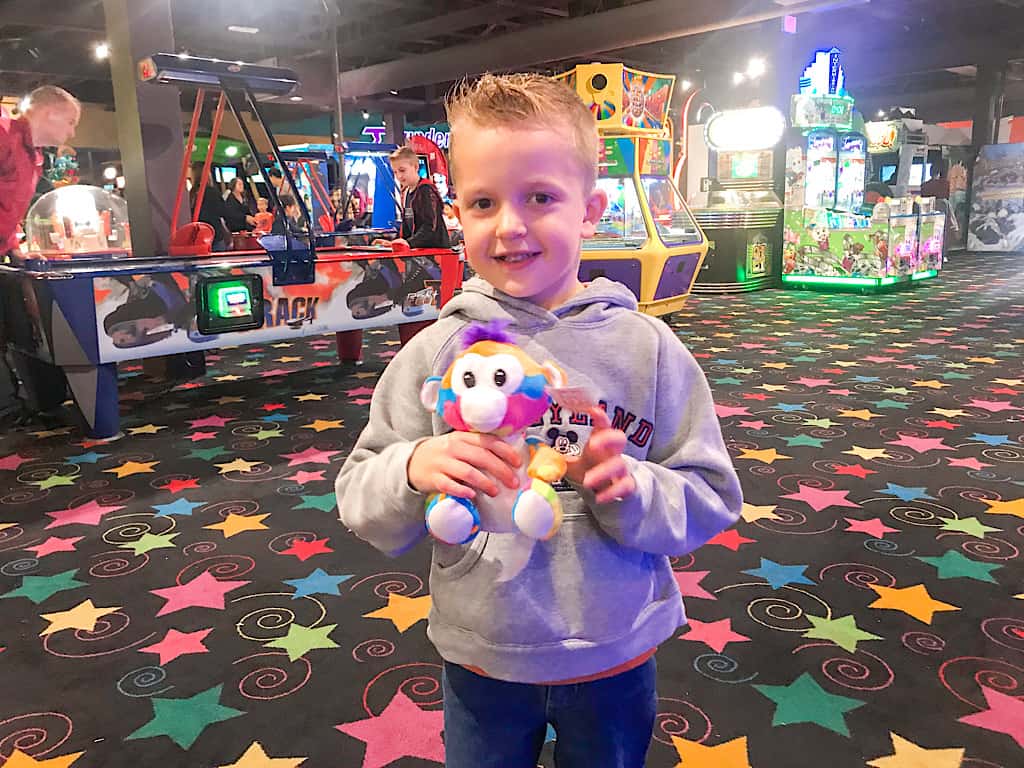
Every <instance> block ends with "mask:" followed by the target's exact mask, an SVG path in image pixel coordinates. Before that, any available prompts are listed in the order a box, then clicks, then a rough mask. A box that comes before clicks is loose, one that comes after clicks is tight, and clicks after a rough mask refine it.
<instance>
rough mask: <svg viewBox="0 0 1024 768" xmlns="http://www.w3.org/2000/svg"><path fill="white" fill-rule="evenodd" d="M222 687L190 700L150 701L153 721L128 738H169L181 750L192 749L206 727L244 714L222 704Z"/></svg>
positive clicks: (204, 692) (199, 694)
mask: <svg viewBox="0 0 1024 768" xmlns="http://www.w3.org/2000/svg"><path fill="white" fill-rule="evenodd" d="M223 687H224V686H223V684H222V685H218V686H215V687H214V688H209V689H208V690H205V691H203V692H202V693H197V694H196V695H195V696H193V697H191V698H189V699H160V698H155V697H154V698H152V699H150V701H152V702H153V719H152V720H150V721H149V722H148V723H146V724H145V725H144V726H142V727H141V728H139V729H138V730H137V731H135V732H134V733H132V734H131V735H130V736H128V737H126V738H127V739H128V740H131V739H148V738H151V737H153V736H167V737H168V738H169V739H170V740H171V741H173V742H174V743H175V744H177V745H178V746H179V747H181V748H182V749H191V748H192V745H193V744H195V742H196V739H198V738H199V735H200V734H201V733H202V732H203V731H205V730H206V728H207V726H210V725H213V724H214V723H219V722H222V721H224V720H230V719H231V718H233V717H238V716H239V715H244V714H245V712H242V711H240V710H237V709H232V708H231V707H225V706H222V705H221V704H220V693H221V689H222V688H223Z"/></svg>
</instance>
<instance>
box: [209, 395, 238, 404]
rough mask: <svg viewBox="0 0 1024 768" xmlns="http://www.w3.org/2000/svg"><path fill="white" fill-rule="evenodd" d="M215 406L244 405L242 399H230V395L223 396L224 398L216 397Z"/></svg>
mask: <svg viewBox="0 0 1024 768" xmlns="http://www.w3.org/2000/svg"><path fill="white" fill-rule="evenodd" d="M214 402H215V403H217V405H230V404H231V403H244V402H245V398H244V397H232V396H231V395H224V397H218V398H217V399H216V400H215V401H214Z"/></svg>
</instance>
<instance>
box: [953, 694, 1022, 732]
mask: <svg viewBox="0 0 1024 768" xmlns="http://www.w3.org/2000/svg"><path fill="white" fill-rule="evenodd" d="M981 692H982V693H984V694H985V703H986V704H988V709H986V710H985V711H984V712H977V713H975V714H973V715H967V716H966V717H961V718H960V720H959V722H961V723H967V724H968V725H973V726H974V727H975V728H984V729H985V730H986V731H995V732H996V733H1005V734H1006V735H1007V736H1009V737H1010V738H1011V739H1013V740H1014V741H1015V742H1017V746H1018V747H1024V699H1018V698H1017V697H1016V696H1010V695H1009V694H1006V693H1002V692H1001V691H997V690H995V689H994V688H986V687H985V686H982V687H981Z"/></svg>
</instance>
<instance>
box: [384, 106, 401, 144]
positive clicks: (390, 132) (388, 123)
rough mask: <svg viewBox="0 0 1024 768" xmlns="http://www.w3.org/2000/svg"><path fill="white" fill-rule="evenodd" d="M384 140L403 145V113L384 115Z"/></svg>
mask: <svg viewBox="0 0 1024 768" xmlns="http://www.w3.org/2000/svg"><path fill="white" fill-rule="evenodd" d="M384 128H385V133H384V140H385V141H387V142H390V143H392V144H397V145H398V146H402V145H403V144H405V113H404V112H388V113H387V114H385V115H384Z"/></svg>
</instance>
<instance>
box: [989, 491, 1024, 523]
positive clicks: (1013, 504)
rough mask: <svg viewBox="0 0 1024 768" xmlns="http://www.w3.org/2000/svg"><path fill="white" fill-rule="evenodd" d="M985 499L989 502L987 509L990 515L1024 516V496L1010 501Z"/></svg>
mask: <svg viewBox="0 0 1024 768" xmlns="http://www.w3.org/2000/svg"><path fill="white" fill-rule="evenodd" d="M984 501H985V503H986V504H988V509H986V510H985V511H986V512H987V513H988V514H990V515H1015V516H1017V517H1020V518H1024V496H1021V497H1020V498H1019V499H1010V500H1008V501H989V500H988V499H985V500H984Z"/></svg>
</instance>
